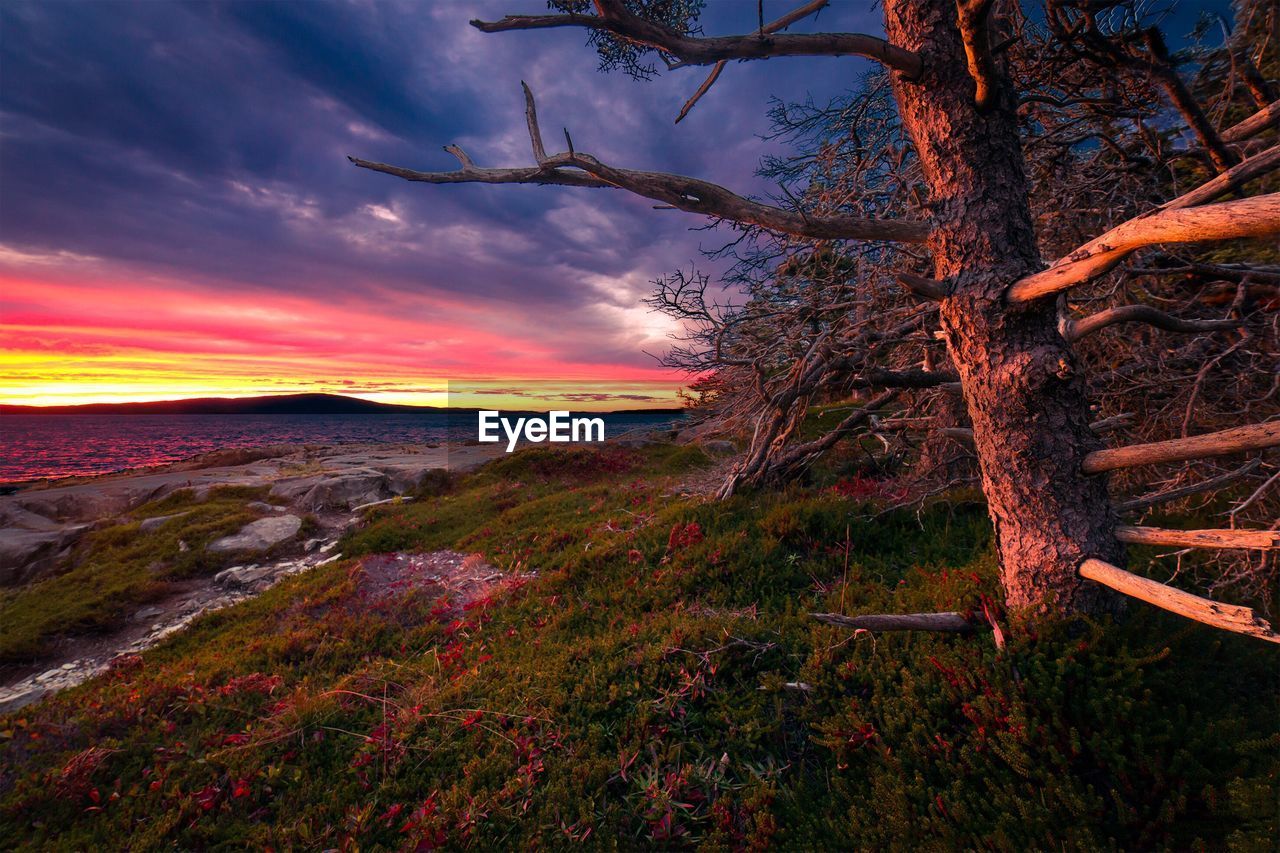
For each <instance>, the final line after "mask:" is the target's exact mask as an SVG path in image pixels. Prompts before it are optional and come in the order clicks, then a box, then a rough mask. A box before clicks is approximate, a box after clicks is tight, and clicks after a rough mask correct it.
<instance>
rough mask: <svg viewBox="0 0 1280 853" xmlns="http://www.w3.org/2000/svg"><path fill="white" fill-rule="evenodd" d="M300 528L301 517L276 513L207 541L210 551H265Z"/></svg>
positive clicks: (296, 532)
mask: <svg viewBox="0 0 1280 853" xmlns="http://www.w3.org/2000/svg"><path fill="white" fill-rule="evenodd" d="M301 529H302V519H300V518H298V517H297V516H296V515H278V516H274V517H271V518H260V519H258V520H257V521H253V522H250V523H249V524H246V525H245V526H244V527H242V528H240V532H239V533H235V534H232V535H231V536H223V537H222V538H221V539H216V540H214V541H213V542H210V543H209V546H208V547H209V550H210V551H219V552H227V551H255V552H256V551H266V550H267V549H268V548H271V547H272V546H274V545H278V544H280V543H281V542H284V541H285V540H286V539H292V538H293V537H294V536H297V535H298V531H299V530H301Z"/></svg>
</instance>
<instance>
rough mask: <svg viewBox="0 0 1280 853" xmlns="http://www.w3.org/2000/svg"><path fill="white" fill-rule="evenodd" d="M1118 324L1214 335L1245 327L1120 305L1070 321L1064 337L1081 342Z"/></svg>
mask: <svg viewBox="0 0 1280 853" xmlns="http://www.w3.org/2000/svg"><path fill="white" fill-rule="evenodd" d="M1117 323H1146V324H1147V325H1149V326H1155V327H1156V328H1157V329H1164V330H1165V331H1166V332H1213V331H1217V330H1219V329H1234V328H1238V327H1240V326H1242V325H1244V320H1239V319H1235V318H1228V319H1226V320H1183V319H1181V318H1179V317H1175V316H1173V315H1172V314H1168V313H1166V312H1164V311H1161V310H1160V309H1158V308H1153V307H1151V306H1150V305H1121V306H1119V307H1116V308H1108V309H1107V310H1105V311H1099V312H1098V313H1097V314H1091V315H1090V316H1088V317H1082V318H1080V319H1078V320H1071V321H1069V322H1068V323H1067V324H1066V329H1065V332H1064V335H1063V336H1064V337H1065V338H1066V339H1067V340H1069V341H1078V340H1080V339H1081V338H1083V337H1084V336H1085V335H1091V334H1093V333H1094V332H1097V331H1099V330H1100V329H1105V328H1106V327H1107V326H1114V325H1116V324H1117Z"/></svg>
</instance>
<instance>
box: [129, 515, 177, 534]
mask: <svg viewBox="0 0 1280 853" xmlns="http://www.w3.org/2000/svg"><path fill="white" fill-rule="evenodd" d="M184 515H190V513H186V512H175V513H173V514H172V515H157V516H154V517H152V518H144V519H143V520H142V523H141V524H139V525H138V532H139V533H150V532H151V531H153V530H156V529H158V528H160V527H161V526H163V525H164V523H165V522H166V521H172V520H173V519H175V518H182V517H183V516H184Z"/></svg>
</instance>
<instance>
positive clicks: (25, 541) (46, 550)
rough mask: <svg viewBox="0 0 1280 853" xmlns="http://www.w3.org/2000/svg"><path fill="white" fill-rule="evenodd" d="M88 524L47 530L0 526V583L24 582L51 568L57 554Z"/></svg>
mask: <svg viewBox="0 0 1280 853" xmlns="http://www.w3.org/2000/svg"><path fill="white" fill-rule="evenodd" d="M90 527H91V525H88V524H68V525H63V526H55V527H54V528H53V529H51V530H26V529H24V528H21V527H5V528H3V529H0V586H12V585H14V584H19V583H26V582H27V581H30V580H32V579H34V578H36V577H37V576H39V574H40V573H41V572H43V571H46V570H47V569H50V568H52V567H53V564H54V563H56V562H57V560H58V555H59V554H60V553H61V552H62V551H63V550H64V549H65V548H66V547H67V546H68V545H71V544H72V543H74V542H75V541H76V539H78V538H79V537H80V534H81V533H83V532H84V531H86V530H88V529H89V528H90Z"/></svg>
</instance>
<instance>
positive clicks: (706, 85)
mask: <svg viewBox="0 0 1280 853" xmlns="http://www.w3.org/2000/svg"><path fill="white" fill-rule="evenodd" d="M828 2H830V0H810V2H808V3H806V4H804V5H803V6H801V7H799V8H798V9H793V10H792V11H790V12H788V13H787V14H785V15H783V16H782V17H781V18H778V20H776V21H772V22H770V23H768V24H765V25H764V26H763V27H761V29H760V32H761V33H776V32H778V31H779V30H785V29H786V28H787V27H789V26H791V25H792V24H794V23H795V22H796V21H799V20H802V19H803V18H807V17H809V16H810V15H812V14H814V13H815V12H817V11H818V10H819V9H822V8H823V7H824V6H826V5H827V3H828ZM727 64H728V60H726V59H721V60H719V61H718V62H716V64H715V67H714V68H712V69H711V73H710V74H708V75H707V79H706V80H703V81H702V85H701V86H699V87H698V91H696V92H694V93H693V96H692V97H690V98H689V100H687V101H685V102H684V106H683V107H681V108H680V114H679V115H678V116H676V121H675V123H676V124H679V123H680V122H681V121H682V120H683V119H684V117H685V116H687V115H688V114H689V111H690V110H692V109H693V108H694V106H695V105H696V104H697V103H698V101H699V100H701V98H702V96H703V95H705V94H707V92H709V91H711V87H712V86H714V85H715V84H716V81H717V80H719V79H720V75H721V73H723V72H724V67H725V65H727Z"/></svg>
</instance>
